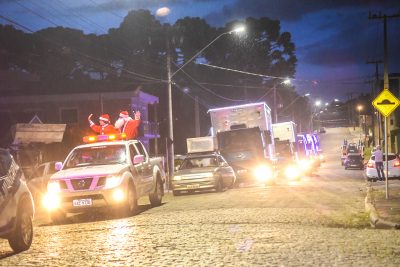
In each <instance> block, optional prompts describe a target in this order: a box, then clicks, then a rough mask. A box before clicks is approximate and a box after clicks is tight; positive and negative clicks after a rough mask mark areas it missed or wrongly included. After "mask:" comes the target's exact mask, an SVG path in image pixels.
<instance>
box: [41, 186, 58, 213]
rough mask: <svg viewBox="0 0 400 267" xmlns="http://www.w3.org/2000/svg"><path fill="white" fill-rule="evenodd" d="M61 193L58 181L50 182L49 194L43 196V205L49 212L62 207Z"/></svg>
mask: <svg viewBox="0 0 400 267" xmlns="http://www.w3.org/2000/svg"><path fill="white" fill-rule="evenodd" d="M60 192H61V187H60V183H59V182H58V181H50V182H49V183H48V184H47V193H46V194H45V195H44V196H43V199H42V205H43V207H45V208H46V209H47V210H55V209H57V208H58V207H59V206H60V203H61V199H60V196H59V195H58V193H60Z"/></svg>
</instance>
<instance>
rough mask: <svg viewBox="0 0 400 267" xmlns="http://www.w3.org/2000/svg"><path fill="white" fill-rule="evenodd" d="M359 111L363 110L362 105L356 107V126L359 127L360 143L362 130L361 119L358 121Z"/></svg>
mask: <svg viewBox="0 0 400 267" xmlns="http://www.w3.org/2000/svg"><path fill="white" fill-rule="evenodd" d="M361 110H363V106H362V105H358V106H357V111H358V126H359V127H360V141H361V133H362V129H361V119H360V112H361Z"/></svg>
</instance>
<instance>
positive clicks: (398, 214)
mask: <svg viewBox="0 0 400 267" xmlns="http://www.w3.org/2000/svg"><path fill="white" fill-rule="evenodd" d="M365 208H366V210H367V212H369V213H370V219H371V224H372V225H373V226H374V227H376V228H395V229H400V181H399V180H389V198H388V199H386V190H385V182H367V197H366V199H365Z"/></svg>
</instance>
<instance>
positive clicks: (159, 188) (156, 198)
mask: <svg viewBox="0 0 400 267" xmlns="http://www.w3.org/2000/svg"><path fill="white" fill-rule="evenodd" d="M162 195H163V185H162V183H161V182H160V180H159V179H157V182H156V188H155V191H154V192H153V193H151V194H149V199H150V203H151V206H153V207H157V206H160V205H161V202H162Z"/></svg>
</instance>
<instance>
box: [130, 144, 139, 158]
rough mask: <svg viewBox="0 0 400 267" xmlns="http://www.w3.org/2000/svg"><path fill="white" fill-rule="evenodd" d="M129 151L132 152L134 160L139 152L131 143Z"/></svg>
mask: <svg viewBox="0 0 400 267" xmlns="http://www.w3.org/2000/svg"><path fill="white" fill-rule="evenodd" d="M129 151H130V153H131V157H132V160H133V157H134V156H136V155H138V152H137V151H136V148H135V146H134V145H129Z"/></svg>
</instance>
